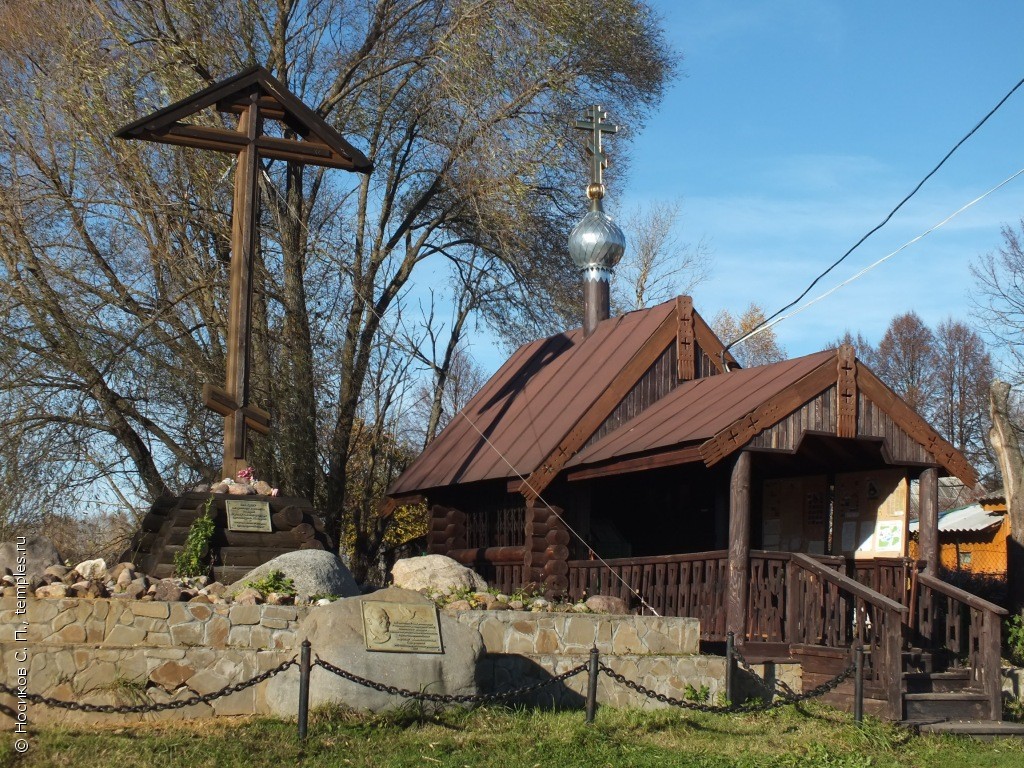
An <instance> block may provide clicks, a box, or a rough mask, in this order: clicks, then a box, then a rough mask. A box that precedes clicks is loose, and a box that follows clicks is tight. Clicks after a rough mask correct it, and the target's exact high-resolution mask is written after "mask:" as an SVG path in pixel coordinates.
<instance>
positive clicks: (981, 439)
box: [928, 318, 995, 473]
mask: <svg viewBox="0 0 1024 768" xmlns="http://www.w3.org/2000/svg"><path fill="white" fill-rule="evenodd" d="M934 366H935V394H934V399H933V402H932V404H931V405H930V407H929V408H928V410H929V411H930V413H931V417H932V423H933V424H934V426H935V427H936V428H937V429H938V430H939V432H941V433H942V436H943V437H945V438H946V439H947V440H949V442H951V443H952V444H953V445H954V446H956V448H957V450H959V451H960V452H961V453H963V454H964V456H966V457H967V459H968V461H970V462H971V463H973V464H974V465H975V466H977V467H979V468H980V469H982V470H983V471H985V472H986V473H988V472H991V470H992V469H993V464H994V462H993V456H992V453H991V451H990V449H989V444H988V442H987V439H986V438H987V433H988V430H989V424H990V419H989V388H990V385H991V384H992V381H993V379H994V378H995V373H994V370H993V367H992V357H991V355H990V354H989V353H988V351H987V350H986V347H985V342H984V340H983V339H982V338H981V337H980V336H979V335H978V334H977V333H975V332H974V331H973V330H971V329H970V328H969V327H967V326H966V325H965V324H964V323H961V322H958V321H955V320H953V319H952V318H950V319H947V320H945V321H943V322H942V323H940V324H939V326H938V328H936V330H935V349H934Z"/></svg>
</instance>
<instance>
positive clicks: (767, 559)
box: [743, 550, 845, 643]
mask: <svg viewBox="0 0 1024 768" xmlns="http://www.w3.org/2000/svg"><path fill="white" fill-rule="evenodd" d="M792 557H793V553H792V552H768V551H762V550H753V551H751V553H750V574H749V579H748V588H747V626H746V627H744V628H743V629H744V639H746V640H748V641H754V642H765V643H782V642H786V622H787V620H789V618H790V617H788V616H787V606H789V605H790V603H791V601H790V600H789V595H788V592H789V589H790V579H789V571H790V563H791V561H792ZM814 560H815V561H816V562H818V563H820V564H821V565H822V566H824V567H826V568H830V569H835V570H837V571H842V569H843V567H844V565H845V561H844V560H843V558H841V557H831V556H828V555H816V556H814Z"/></svg>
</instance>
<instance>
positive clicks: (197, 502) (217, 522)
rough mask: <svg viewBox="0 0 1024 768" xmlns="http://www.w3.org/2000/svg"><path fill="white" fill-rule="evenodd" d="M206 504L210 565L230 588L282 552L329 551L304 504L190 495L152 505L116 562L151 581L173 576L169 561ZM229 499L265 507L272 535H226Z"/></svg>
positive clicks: (314, 516)
mask: <svg viewBox="0 0 1024 768" xmlns="http://www.w3.org/2000/svg"><path fill="white" fill-rule="evenodd" d="M210 499H212V501H211V502H210V506H209V508H210V515H211V516H212V517H213V521H214V526H215V529H214V533H213V538H212V539H211V541H210V551H209V562H210V564H211V566H212V569H213V573H212V577H213V578H214V579H215V580H216V581H220V582H222V583H224V584H230V583H232V582H234V581H237V580H238V579H240V578H242V577H243V576H245V574H247V573H248V572H249V571H251V570H252V569H253V568H255V567H256V566H258V565H262V564H263V563H265V562H267V561H268V560H273V559H274V558H275V557H278V556H279V555H283V554H285V553H286V552H294V551H295V550H298V549H326V550H332V549H333V546H334V544H333V542H332V541H331V538H330V537H329V536H328V535H327V533H326V531H325V529H324V524H323V521H322V520H321V519H320V517H319V516H318V515H317V514H316V513H315V512H314V511H313V505H312V504H311V503H310V502H309V501H307V500H306V499H301V498H297V497H287V496H256V495H252V496H232V495H229V494H225V493H200V492H189V493H185V494H182V495H181V496H173V497H170V496H169V497H163V498H160V499H157V500H156V502H154V504H153V506H152V507H151V508H150V511H149V514H147V515H146V517H145V518H143V520H142V525H141V527H140V529H139V531H138V532H137V533H136V534H135V537H134V539H133V540H132V545H131V547H130V548H129V549H128V550H127V551H126V552H125V553H124V554H123V555H122V556H121V559H122V560H126V561H131V562H133V563H135V564H136V566H137V567H138V568H139V569H140V570H141V571H143V572H144V573H147V574H149V575H150V576H154V577H156V578H167V577H169V576H173V575H174V556H175V555H176V554H177V553H178V552H179V551H181V548H182V546H183V545H184V544H185V539H186V538H187V537H188V530H189V526H191V525H192V523H193V522H194V521H195V520H196V518H198V517H200V516H201V515H202V514H203V512H204V510H205V509H206V504H207V501H208V500H210ZM229 499H244V500H246V501H265V502H267V503H268V504H269V505H270V515H271V526H272V528H273V530H272V531H271V532H269V533H263V532H255V531H245V532H239V531H229V530H228V524H227V512H226V507H225V502H226V501H227V500H229Z"/></svg>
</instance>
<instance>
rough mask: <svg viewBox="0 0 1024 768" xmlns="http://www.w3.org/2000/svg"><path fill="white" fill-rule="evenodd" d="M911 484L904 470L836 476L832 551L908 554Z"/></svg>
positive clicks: (850, 554)
mask: <svg viewBox="0 0 1024 768" xmlns="http://www.w3.org/2000/svg"><path fill="white" fill-rule="evenodd" d="M909 505H910V484H909V483H908V482H907V476H906V472H905V471H904V470H902V469H884V470H877V471H875V470H872V471H867V472H844V473H841V474H837V475H836V486H835V533H834V539H833V547H832V549H833V553H834V554H837V555H839V554H841V555H845V556H846V557H854V558H857V559H866V558H873V557H903V556H905V555H906V554H907V525H908V520H907V510H908V509H909Z"/></svg>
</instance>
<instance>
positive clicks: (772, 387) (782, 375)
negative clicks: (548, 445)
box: [566, 350, 836, 467]
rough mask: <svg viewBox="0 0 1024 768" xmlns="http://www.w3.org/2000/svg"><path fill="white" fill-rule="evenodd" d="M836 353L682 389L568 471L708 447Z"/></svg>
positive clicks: (589, 450) (612, 435)
mask: <svg viewBox="0 0 1024 768" xmlns="http://www.w3.org/2000/svg"><path fill="white" fill-rule="evenodd" d="M835 355H836V353H835V350H829V351H826V352H817V353H815V354H813V355H807V356H806V357H798V358H796V359H794V360H786V361H784V362H781V363H775V364H773V365H763V366H759V367H756V368H745V369H742V370H737V371H732V372H731V373H726V374H722V375H719V376H711V377H709V378H703V379H696V380H694V381H688V382H685V383H684V384H681V385H680V386H679V387H677V388H676V389H674V390H673V391H672V392H670V393H669V394H667V395H666V396H665V397H663V398H661V399H660V400H658V401H657V402H656V403H654V404H653V405H651V406H650V407H649V408H648V409H647V410H646V411H644V412H643V413H641V414H640V415H638V416H637V417H636V418H634V419H632V420H630V421H629V422H628V423H626V424H624V425H623V426H622V427H620V428H619V429H617V430H615V431H614V432H612V433H610V434H609V435H607V436H606V437H604V438H603V439H601V440H599V441H598V442H596V443H594V444H593V445H592V446H590V447H589V448H587V449H585V450H583V451H581V452H580V453H578V454H577V455H576V456H574V457H573V458H572V459H571V460H570V461H569V463H568V464H567V465H566V466H568V467H578V466H581V465H584V464H594V463H598V462H602V461H607V460H609V459H613V458H622V457H625V456H631V455H636V454H640V453H646V452H650V451H657V450H662V449H666V448H671V447H675V446H681V445H685V444H692V443H697V442H703V441H704V440H707V439H708V438H711V437H713V436H714V435H716V434H717V433H718V432H719V431H721V430H723V429H725V428H726V427H728V426H729V425H730V424H732V423H733V422H734V421H736V420H737V419H739V418H741V417H743V416H744V415H746V414H747V413H749V412H750V411H752V410H754V409H755V408H757V407H758V406H759V405H761V404H762V403H764V402H765V401H766V400H768V399H770V398H771V397H774V396H775V395H777V394H778V393H780V392H781V391H782V390H784V389H786V387H789V386H790V385H792V384H794V383H795V382H797V381H799V380H800V379H802V378H803V377H804V376H806V375H807V374H808V373H810V372H811V371H814V370H816V369H817V368H819V367H820V366H821V365H822V364H824V363H826V362H827V361H829V360H832V359H834V358H835Z"/></svg>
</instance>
